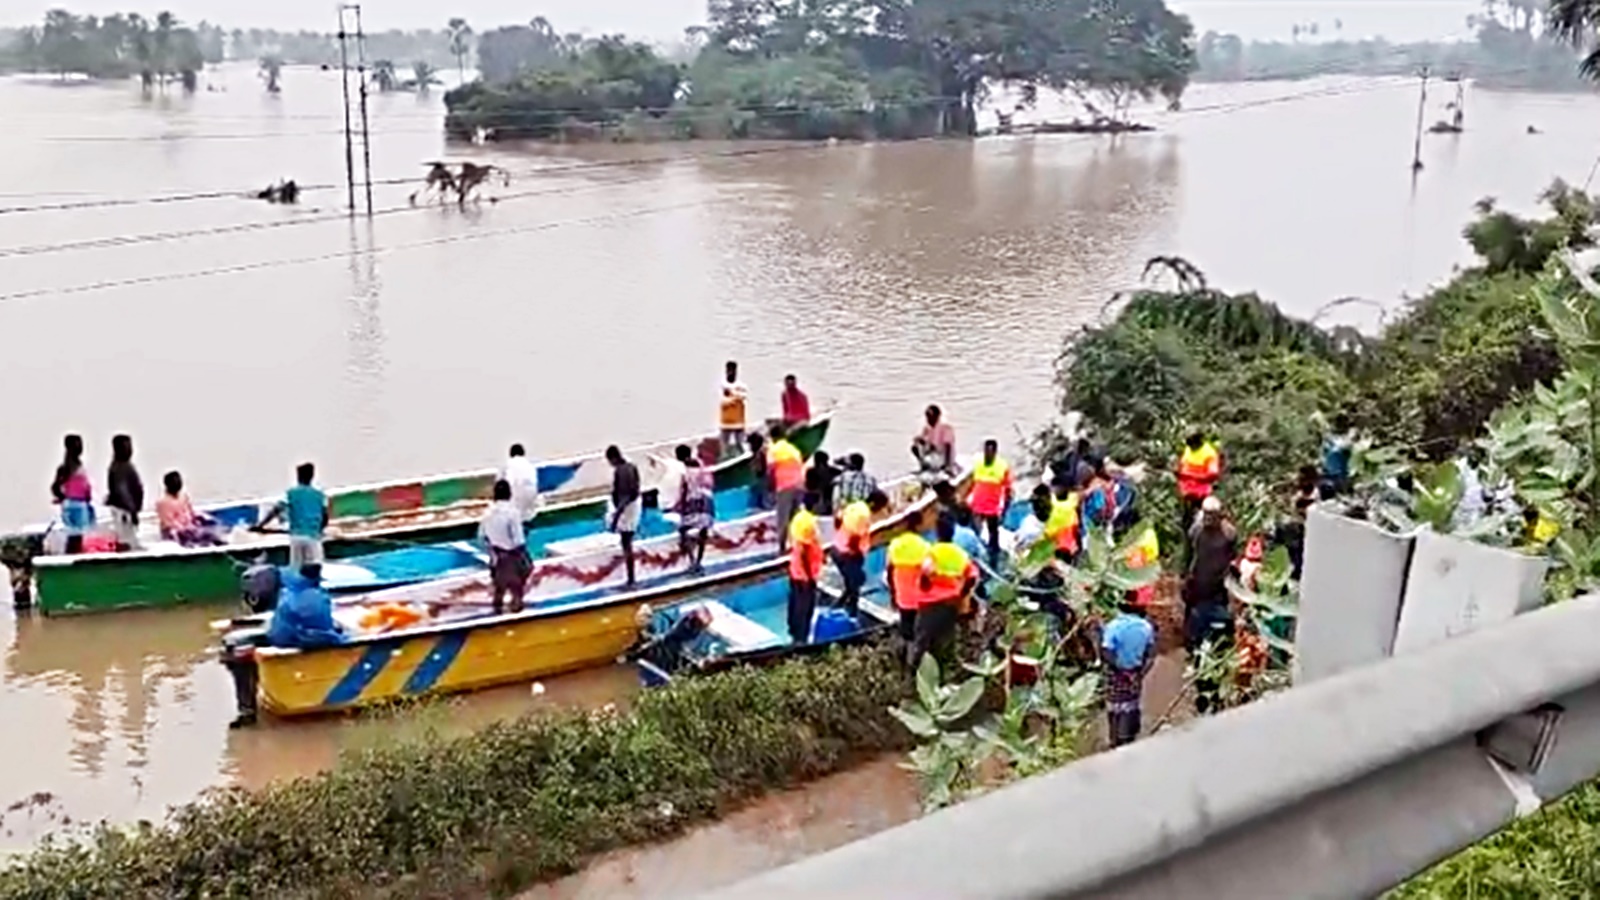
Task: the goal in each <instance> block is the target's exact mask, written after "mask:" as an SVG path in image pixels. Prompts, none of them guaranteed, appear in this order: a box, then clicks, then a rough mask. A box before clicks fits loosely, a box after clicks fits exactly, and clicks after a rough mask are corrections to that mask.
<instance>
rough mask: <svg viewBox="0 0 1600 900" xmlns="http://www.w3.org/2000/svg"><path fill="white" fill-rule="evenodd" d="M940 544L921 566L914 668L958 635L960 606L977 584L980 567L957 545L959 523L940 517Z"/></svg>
mask: <svg viewBox="0 0 1600 900" xmlns="http://www.w3.org/2000/svg"><path fill="white" fill-rule="evenodd" d="M935 534H936V536H937V537H938V539H939V540H938V542H937V543H935V544H934V545H933V546H932V547H930V548H929V549H928V558H927V560H925V561H924V562H923V564H922V590H923V598H922V604H921V605H920V606H919V607H917V625H916V642H915V644H914V645H913V647H912V651H911V667H912V668H913V669H914V668H916V667H917V665H918V663H920V662H922V655H923V654H924V653H927V652H929V651H931V650H934V649H935V648H938V647H942V646H944V645H945V644H947V643H948V642H949V641H950V639H951V638H952V637H953V636H954V635H955V630H956V623H957V622H958V621H960V619H961V607H962V604H963V603H964V602H965V600H966V598H967V597H969V596H971V594H972V590H973V589H974V588H975V587H977V584H978V567H977V565H975V564H974V563H973V562H972V557H970V556H968V555H967V551H965V550H963V549H961V548H960V547H958V546H956V544H955V538H956V520H955V518H954V517H952V516H949V515H941V516H939V523H938V525H937V526H936V528H935Z"/></svg>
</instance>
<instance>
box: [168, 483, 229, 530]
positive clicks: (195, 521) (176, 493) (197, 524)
mask: <svg viewBox="0 0 1600 900" xmlns="http://www.w3.org/2000/svg"><path fill="white" fill-rule="evenodd" d="M161 485H162V487H163V488H165V489H166V493H165V494H163V495H162V496H161V499H159V500H157V501H156V520H157V521H159V522H160V523H161V539H162V540H164V541H176V542H178V543H179V544H182V545H183V546H185V547H220V546H221V545H223V544H226V543H227V542H228V541H227V539H226V538H224V537H223V536H222V535H221V534H220V533H219V530H218V529H219V527H220V526H218V524H217V522H216V520H215V519H212V518H211V517H209V516H205V515H202V514H200V513H197V512H195V511H194V504H193V503H191V502H189V495H188V494H187V493H185V492H184V490H183V475H181V474H179V473H178V472H168V473H167V474H166V475H164V476H162V478H161Z"/></svg>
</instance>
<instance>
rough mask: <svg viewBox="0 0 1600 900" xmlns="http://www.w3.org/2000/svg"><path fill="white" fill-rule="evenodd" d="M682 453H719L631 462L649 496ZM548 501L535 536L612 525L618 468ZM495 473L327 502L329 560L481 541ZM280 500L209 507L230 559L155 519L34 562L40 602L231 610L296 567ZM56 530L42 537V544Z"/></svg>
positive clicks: (575, 478) (559, 465)
mask: <svg viewBox="0 0 1600 900" xmlns="http://www.w3.org/2000/svg"><path fill="white" fill-rule="evenodd" d="M832 416H833V413H832V412H831V411H830V412H825V413H823V414H820V415H818V416H817V417H815V418H814V419H813V420H812V421H811V422H809V423H807V424H806V425H803V426H801V427H799V428H798V429H796V430H795V433H794V434H793V435H792V437H791V440H793V442H794V443H795V445H796V446H797V447H798V448H799V449H800V451H801V452H802V453H804V454H806V455H807V456H809V455H810V454H811V453H812V452H814V451H815V450H816V449H817V448H818V447H819V446H821V444H822V441H823V439H824V438H825V437H826V436H827V433H828V426H829V424H830V423H831V420H832ZM679 444H689V445H690V446H694V447H699V448H702V452H704V451H705V448H711V452H713V453H714V452H715V448H716V446H717V438H716V436H714V435H707V436H703V437H697V438H688V439H680V440H671V441H661V442H659V443H655V444H649V445H645V446H642V447H635V448H633V449H631V450H627V451H624V453H625V455H626V456H627V457H628V458H629V459H630V460H632V461H634V462H635V463H636V464H637V465H638V466H639V468H640V475H641V476H642V480H643V481H644V482H645V484H646V486H647V489H648V490H653V489H654V485H655V484H656V482H658V481H659V480H660V477H661V475H662V474H663V473H664V467H662V466H661V465H660V463H659V460H660V459H663V458H666V457H669V456H670V455H671V454H672V451H673V449H674V448H675V447H677V446H678V445H679ZM752 471H753V468H752V466H751V465H750V455H749V454H748V453H746V454H743V455H741V456H738V457H735V458H733V459H730V460H726V461H724V462H721V463H719V464H717V466H716V470H715V472H716V486H717V489H718V490H723V489H728V488H735V487H741V486H746V485H748V484H749V483H750V478H751V473H752ZM538 472H539V489H540V491H541V493H543V494H544V497H545V505H544V506H543V508H542V509H540V510H539V512H538V513H537V514H536V516H535V517H534V519H533V520H532V522H531V524H532V525H533V526H535V527H543V526H555V525H560V524H562V523H568V522H577V521H582V520H599V519H600V518H602V517H603V515H604V510H605V503H606V495H607V493H608V492H609V490H610V486H611V467H610V465H609V464H608V463H607V462H606V461H605V458H604V456H603V454H600V453H595V454H591V455H588V456H579V457H573V458H570V459H562V460H552V461H549V462H542V463H540V464H539V465H538ZM496 477H497V473H496V471H495V470H480V471H476V472H462V473H456V474H452V475H438V476H433V477H429V478H421V479H411V480H404V481H391V482H385V483H382V484H372V485H362V486H359V487H352V488H342V489H338V490H333V491H330V492H329V493H328V499H329V505H330V507H331V513H332V522H331V523H330V525H329V528H328V538H327V540H326V542H325V545H324V547H325V550H326V553H327V556H328V558H329V559H330V560H334V559H341V558H345V557H350V556H357V555H361V554H369V553H376V552H381V551H384V550H392V549H395V545H396V543H397V542H405V543H438V542H449V541H458V540H467V539H470V538H472V537H473V536H474V535H475V534H476V532H477V527H478V520H479V519H480V518H481V517H482V515H483V511H484V508H485V507H486V506H487V504H488V503H489V493H490V490H491V488H492V487H493V485H494V481H495V478H496ZM277 502H278V498H276V497H271V498H263V499H258V500H248V501H241V502H234V503H225V504H218V505H213V506H209V507H205V508H203V509H202V510H201V512H203V513H205V514H207V515H209V516H211V517H212V518H213V519H215V520H217V521H218V522H219V523H221V524H222V526H223V527H225V528H227V529H229V533H228V543H227V544H225V545H224V546H221V547H196V548H186V547H182V546H180V545H178V544H176V543H173V542H170V541H162V540H160V535H159V529H158V528H157V525H156V522H155V519H154V517H153V516H147V517H146V519H145V521H143V522H142V523H141V532H142V538H143V544H144V549H143V550H139V551H134V552H126V553H116V552H108V553H79V554H75V555H71V556H67V555H64V554H58V555H46V556H38V557H35V558H34V560H33V569H34V584H35V593H36V595H37V602H38V605H39V608H40V610H41V611H43V612H44V613H45V614H47V615H59V614H64V613H86V612H103V611H107V610H113V609H125V608H130V607H141V606H173V605H179V604H184V603H194V602H206V601H216V600H227V599H231V598H233V597H236V596H238V592H239V572H240V570H241V568H242V566H243V565H246V564H248V563H250V562H254V561H256V560H258V559H260V558H262V557H263V556H264V557H266V558H267V559H268V560H269V561H271V562H274V563H277V564H280V565H281V564H283V563H284V562H285V561H287V559H288V538H287V536H286V535H283V534H281V533H279V534H262V533H259V532H255V531H252V530H250V529H251V528H252V527H253V526H255V525H256V523H258V522H260V521H261V519H262V518H263V517H264V516H265V515H266V513H267V511H269V510H270V509H271V508H272V506H273V505H274V504H276V503H277ZM45 530H46V529H35V533H42V532H44V531H45Z"/></svg>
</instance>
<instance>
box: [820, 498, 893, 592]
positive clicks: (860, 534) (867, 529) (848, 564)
mask: <svg viewBox="0 0 1600 900" xmlns="http://www.w3.org/2000/svg"><path fill="white" fill-rule="evenodd" d="M806 496H807V497H815V496H817V495H816V494H815V493H814V492H812V491H807V492H806ZM888 508H889V496H888V495H887V494H885V493H884V492H883V491H873V492H872V493H871V494H870V495H868V497H867V499H866V500H856V501H854V502H852V503H850V505H848V506H846V507H845V508H844V509H843V510H841V511H840V513H839V527H838V530H837V531H835V532H834V537H833V542H834V544H833V546H834V550H833V564H834V565H835V566H837V567H838V568H839V578H840V579H841V580H842V581H843V582H844V590H843V591H841V592H840V594H839V605H840V606H842V607H844V611H845V612H847V613H849V614H850V615H851V617H854V616H855V615H856V612H857V607H858V606H859V605H860V603H861V588H862V586H863V585H865V584H866V583H867V552H868V551H869V550H871V549H872V520H873V518H874V517H875V516H880V515H882V514H883V511H884V510H886V509H888Z"/></svg>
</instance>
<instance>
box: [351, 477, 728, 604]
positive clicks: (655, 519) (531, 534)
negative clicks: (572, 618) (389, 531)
mask: <svg viewBox="0 0 1600 900" xmlns="http://www.w3.org/2000/svg"><path fill="white" fill-rule="evenodd" d="M752 499H753V498H752V496H751V493H750V489H749V488H744V487H737V488H728V489H725V490H721V491H718V492H717V494H716V502H715V509H716V515H717V518H719V519H737V518H743V517H745V516H748V515H751V514H752V513H753V512H754V511H755V510H754V507H753V505H752ZM604 527H605V519H604V517H603V516H597V517H593V518H588V519H577V520H573V521H569V522H557V523H555V524H547V523H545V522H544V521H542V520H536V521H535V522H534V523H533V524H532V527H529V528H528V529H527V538H528V553H529V554H530V555H531V556H532V557H533V558H534V559H539V558H541V557H544V556H546V555H548V551H549V547H550V546H551V545H553V544H554V545H560V544H562V543H564V542H568V541H571V540H573V539H574V538H581V537H585V536H588V535H592V534H598V533H600V532H601V531H603V530H604ZM677 528H678V526H677V524H676V519H675V518H674V517H671V516H669V515H668V514H667V513H664V512H662V511H661V510H660V509H659V508H655V507H646V508H645V510H644V512H643V515H642V516H641V517H640V519H639V529H638V531H637V532H635V534H636V535H637V537H638V539H639V540H649V539H650V538H655V537H661V536H663V535H668V534H676V533H677ZM488 568H489V551H488V548H487V547H485V546H484V545H483V543H482V541H479V540H470V541H450V542H448V543H440V544H415V545H407V546H401V547H396V548H394V549H390V550H384V551H381V552H378V553H365V554H362V555H360V556H348V557H345V558H343V559H339V560H334V561H332V562H328V563H325V564H324V565H323V566H322V586H323V587H324V588H325V589H327V591H328V592H329V593H332V594H355V593H368V592H371V591H379V590H384V589H386V588H395V587H404V586H405V585H408V584H418V583H420V582H424V581H432V580H434V579H436V578H451V577H455V576H459V575H470V574H472V573H474V572H483V571H486V570H488Z"/></svg>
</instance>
